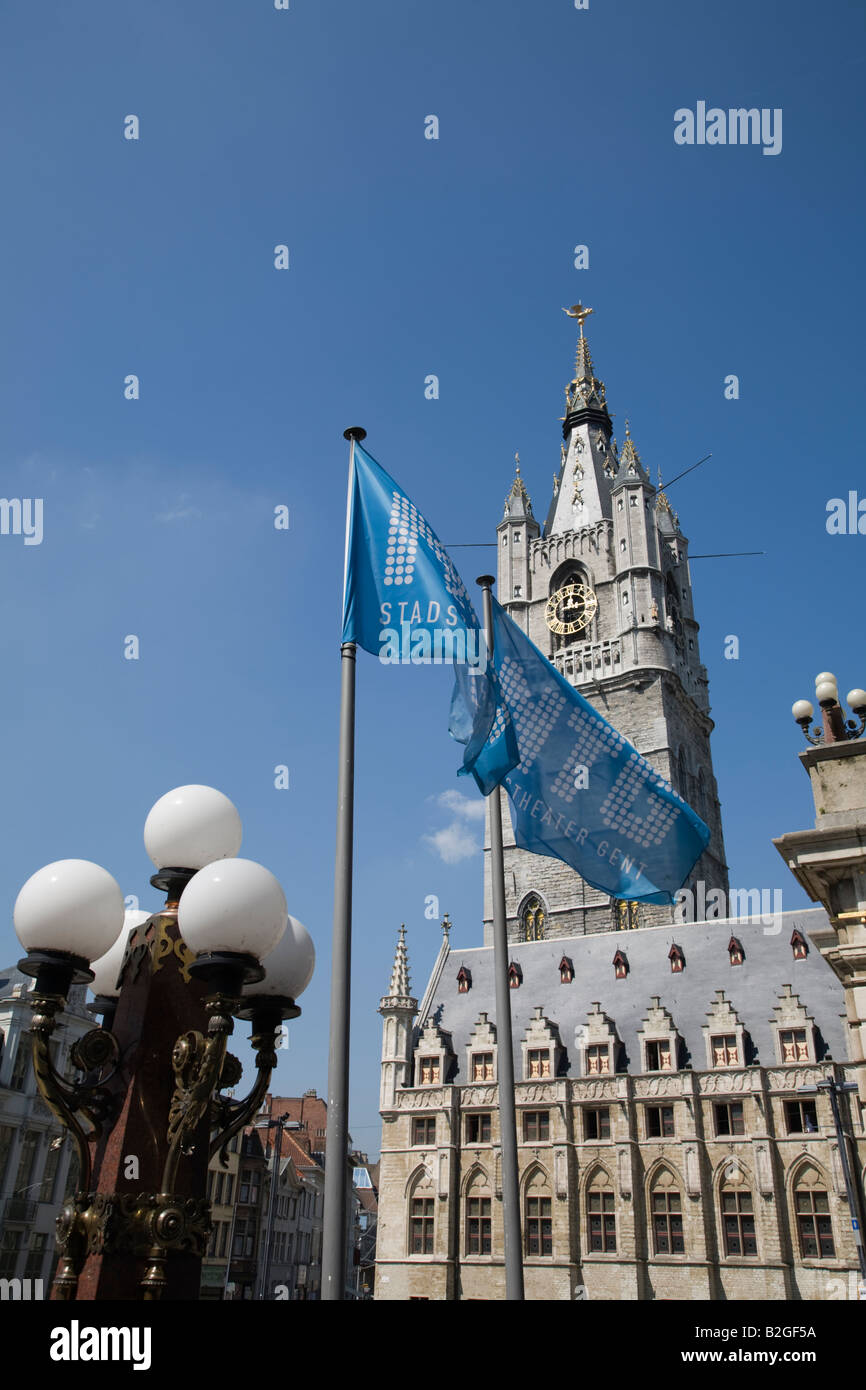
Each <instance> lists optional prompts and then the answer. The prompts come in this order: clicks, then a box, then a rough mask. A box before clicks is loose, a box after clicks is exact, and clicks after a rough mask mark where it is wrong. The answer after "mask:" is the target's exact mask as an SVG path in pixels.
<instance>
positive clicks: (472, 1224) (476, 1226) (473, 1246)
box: [464, 1168, 493, 1255]
mask: <svg viewBox="0 0 866 1390" xmlns="http://www.w3.org/2000/svg"><path fill="white" fill-rule="evenodd" d="M464 1233H465V1234H464V1249H465V1251H466V1254H467V1255H490V1254H492V1251H493V1199H492V1193H491V1191H490V1180H489V1178H488V1176H487V1174H486V1172H485V1171H484V1169H483V1168H478V1169H476V1171H475V1173H474V1174H473V1175H472V1178H471V1179H470V1181H469V1183H468V1184H467V1187H466V1197H465V1215H464Z"/></svg>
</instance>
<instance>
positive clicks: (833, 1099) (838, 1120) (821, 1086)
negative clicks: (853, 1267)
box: [797, 1077, 866, 1285]
mask: <svg viewBox="0 0 866 1390" xmlns="http://www.w3.org/2000/svg"><path fill="white" fill-rule="evenodd" d="M797 1090H798V1091H799V1093H800V1095H803V1096H813V1095H816V1094H817V1092H818V1091H826V1092H827V1094H828V1095H829V1097H830V1105H831V1107H832V1110H833V1123H834V1125H835V1126H836V1140H837V1143H838V1145H839V1157H840V1159H841V1161H842V1175H843V1177H844V1179H845V1193H846V1196H847V1198H848V1210H849V1211H850V1213H851V1229H852V1230H853V1232H854V1244H855V1245H856V1246H857V1259H858V1261H859V1263H860V1279H861V1284H862V1285H866V1253H864V1250H863V1232H862V1231H861V1229H860V1217H859V1215H858V1212H859V1206H858V1203H857V1194H856V1192H855V1189H854V1182H853V1179H852V1177H851V1164H850V1163H849V1161H848V1138H847V1136H846V1134H845V1132H844V1130H843V1129H842V1116H841V1114H840V1112H839V1096H840V1095H841V1094H842V1093H843V1092H847V1091H856V1090H857V1083H856V1081H837V1080H836V1078H835V1077H827V1078H825V1079H824V1080H823V1081H819V1082H817V1084H816V1085H814V1086H798V1087H797Z"/></svg>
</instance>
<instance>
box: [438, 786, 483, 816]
mask: <svg viewBox="0 0 866 1390" xmlns="http://www.w3.org/2000/svg"><path fill="white" fill-rule="evenodd" d="M433 799H434V800H435V802H436V804H437V806H444V808H445V810H446V811H452V812H453V813H454V815H455V816H457V817H460V818H463V819H465V820H483V819H484V802H483V801H482V799H481V798H480V797H474V796H463V795H461V793H460V792H458V791H457V790H456V789H454V788H453V787H452V788H451V789H449V790H448V791H447V792H440V793H439V795H438V796H437V797H434V798H433Z"/></svg>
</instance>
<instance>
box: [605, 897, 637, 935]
mask: <svg viewBox="0 0 866 1390" xmlns="http://www.w3.org/2000/svg"><path fill="white" fill-rule="evenodd" d="M611 905H612V907H613V918H614V929H615V930H616V931H634V930H635V928H636V927H639V926H640V903H637V902H632V901H628V900H627V899H625V898H611Z"/></svg>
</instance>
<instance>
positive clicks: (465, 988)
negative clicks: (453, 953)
mask: <svg viewBox="0 0 866 1390" xmlns="http://www.w3.org/2000/svg"><path fill="white" fill-rule="evenodd" d="M471 988H472V975H471V973H470V972H469V971H468V970H467V969H466V966H465V965H461V967H460V969H459V970H458V971H457V992H458V994H468V993H469V991H470V989H471Z"/></svg>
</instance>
